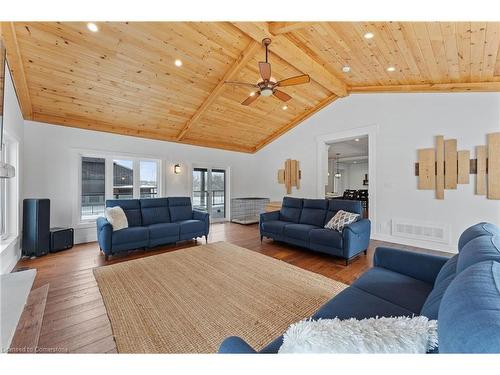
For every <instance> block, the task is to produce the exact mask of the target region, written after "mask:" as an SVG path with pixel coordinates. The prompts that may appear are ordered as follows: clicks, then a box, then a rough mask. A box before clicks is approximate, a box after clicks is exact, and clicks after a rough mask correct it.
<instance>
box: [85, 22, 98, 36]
mask: <svg viewBox="0 0 500 375" xmlns="http://www.w3.org/2000/svg"><path fill="white" fill-rule="evenodd" d="M87 29H89V30H90V31H92V32H93V33H96V32H98V31H99V28H98V27H97V25H96V24H95V23H94V22H89V23H87Z"/></svg>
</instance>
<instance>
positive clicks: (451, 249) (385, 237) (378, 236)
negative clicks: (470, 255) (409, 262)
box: [370, 233, 457, 254]
mask: <svg viewBox="0 0 500 375" xmlns="http://www.w3.org/2000/svg"><path fill="white" fill-rule="evenodd" d="M370 238H371V239H372V240H378V241H384V242H392V243H395V244H401V245H406V246H415V247H422V248H424V249H429V250H436V251H443V252H446V253H452V254H454V253H457V247H456V246H455V245H446V244H442V243H436V242H430V241H419V240H412V239H409V238H402V237H395V236H391V235H389V234H383V233H372V235H371V236H370Z"/></svg>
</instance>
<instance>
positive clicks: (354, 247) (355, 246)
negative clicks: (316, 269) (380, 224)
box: [342, 219, 371, 259]
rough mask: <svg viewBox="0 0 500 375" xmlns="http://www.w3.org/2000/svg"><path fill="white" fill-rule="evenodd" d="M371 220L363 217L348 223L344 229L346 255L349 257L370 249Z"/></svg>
mask: <svg viewBox="0 0 500 375" xmlns="http://www.w3.org/2000/svg"><path fill="white" fill-rule="evenodd" d="M370 231H371V222H370V220H368V219H361V220H358V221H356V222H354V223H352V224H349V225H346V226H345V227H344V230H343V231H342V240H343V241H342V243H343V247H344V257H345V258H346V259H349V258H351V257H353V256H355V255H356V254H359V253H360V252H362V251H365V250H366V249H368V246H369V245H370Z"/></svg>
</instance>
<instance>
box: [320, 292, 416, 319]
mask: <svg viewBox="0 0 500 375" xmlns="http://www.w3.org/2000/svg"><path fill="white" fill-rule="evenodd" d="M412 315H413V311H410V310H408V309H405V308H404V307H401V306H398V305H396V304H394V303H392V302H390V301H387V300H386V299H384V298H380V297H377V296H375V295H373V294H371V293H368V292H366V291H364V290H361V289H359V288H356V287H353V286H351V287H349V288H347V289H344V290H343V291H342V292H340V293H339V294H337V295H336V296H335V297H334V298H333V299H331V300H330V301H328V302H327V303H325V304H324V305H323V306H322V307H321V308H320V309H319V310H318V311H317V312H316V313H315V314H314V315H313V316H312V319H319V318H321V319H333V318H336V317H338V318H339V319H350V318H356V319H364V318H374V317H376V316H387V317H390V316H412Z"/></svg>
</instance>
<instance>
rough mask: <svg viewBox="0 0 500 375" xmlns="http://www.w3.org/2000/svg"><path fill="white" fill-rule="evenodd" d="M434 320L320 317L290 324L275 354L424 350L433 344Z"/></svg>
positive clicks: (435, 333) (418, 318)
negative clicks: (277, 352)
mask: <svg viewBox="0 0 500 375" xmlns="http://www.w3.org/2000/svg"><path fill="white" fill-rule="evenodd" d="M437 343H438V335H437V320H428V319H427V318H426V317H425V316H416V317H413V318H408V317H396V318H369V319H362V320H357V319H354V318H353V319H348V320H340V319H338V318H335V319H320V320H315V321H313V320H303V321H300V322H298V323H295V324H292V325H291V326H290V327H289V328H288V330H287V331H286V333H285V335H284V340H283V345H282V346H281V348H280V350H279V353H426V352H427V351H430V350H432V349H434V348H435V347H437Z"/></svg>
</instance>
